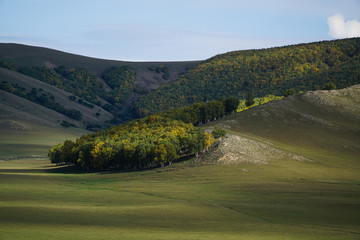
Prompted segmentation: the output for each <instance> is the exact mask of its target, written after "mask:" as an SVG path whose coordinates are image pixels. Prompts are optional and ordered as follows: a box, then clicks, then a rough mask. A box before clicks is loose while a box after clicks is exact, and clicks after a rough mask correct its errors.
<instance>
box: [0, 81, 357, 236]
mask: <svg viewBox="0 0 360 240" xmlns="http://www.w3.org/2000/svg"><path fill="white" fill-rule="evenodd" d="M359 96H360V86H359V85H356V86H353V87H350V88H345V89H342V90H331V91H310V92H306V93H302V94H298V95H293V96H289V97H287V98H285V99H283V100H278V101H273V102H270V103H268V104H264V105H261V106H257V107H254V108H251V109H249V110H245V111H242V112H239V113H235V114H232V115H229V116H226V117H223V118H220V119H219V120H217V121H213V122H210V123H208V124H205V125H202V127H203V128H204V129H209V130H210V129H212V128H213V127H214V126H215V125H220V126H222V127H224V128H226V129H227V131H228V135H227V137H225V138H223V139H222V141H221V142H220V144H219V146H218V147H217V148H214V149H212V150H210V151H208V152H206V153H204V154H202V155H200V157H198V158H196V157H193V158H188V159H185V160H183V161H181V162H176V163H174V164H172V165H169V166H166V167H163V168H154V169H147V170H141V171H107V172H96V173H94V172H81V174H79V172H77V171H75V170H74V169H72V168H71V167H64V166H55V165H54V164H50V162H49V160H48V159H40V158H32V159H19V160H14V161H0V179H1V181H0V189H1V197H0V203H1V204H0V223H1V228H0V237H2V238H4V239H11V238H16V239H74V238H75V239H87V240H88V239H94V240H95V239H98V238H99V236H104V237H106V239H119V238H121V239H199V240H202V239H204V240H209V239H214V240H215V239H234V240H235V239H249V240H250V239H251V240H253V239H255V240H265V239H266V240H269V239H270V240H273V239H274V240H275V239H276V240H298V239H316V240H319V239H320V240H329V239H330V240H338V239H342V240H355V239H359V234H360V231H359V229H360V228H359V223H360V208H359V202H360V189H359V184H360V175H359V170H360V162H359V154H360V134H359V132H360V119H359V116H360V108H359V106H360V104H359V103H360V99H359ZM1 124H7V125H8V126H12V127H13V128H20V126H19V125H16V124H14V123H9V122H5V123H1ZM19 130H20V129H19ZM20 131H26V129H23V130H20ZM60 133H61V132H60V131H58V132H56V133H55V132H54V134H55V136H54V137H53V138H56V137H57V138H59V140H60V137H61V135H60ZM74 134H75V133H74ZM2 135H3V134H2V133H1V136H2ZM15 137H17V138H18V139H20V138H21V137H22V136H21V132H20V134H18V135H16V136H15ZM35 140H37V141H38V143H39V142H40V141H42V142H45V141H49V140H51V139H46V138H40V139H36V138H34V139H33V141H34V142H35ZM52 140H53V139H52ZM22 148H24V146H21V145H18V149H17V150H18V151H19V150H21V149H22ZM33 150H34V151H38V150H37V149H36V148H34V147H33Z"/></svg>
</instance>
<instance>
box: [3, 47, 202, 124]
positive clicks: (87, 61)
mask: <svg viewBox="0 0 360 240" xmlns="http://www.w3.org/2000/svg"><path fill="white" fill-rule="evenodd" d="M197 64H198V62H147V63H141V62H123V61H112V60H103V59H95V58H89V57H84V56H78V55H74V54H69V53H65V52H60V51H56V50H52V49H47V48H41V47H32V46H25V45H20V44H3V43H2V44H0V67H4V68H8V69H9V70H11V71H16V72H20V73H23V74H25V75H27V76H30V77H33V78H36V79H38V80H41V81H43V82H45V83H48V84H51V85H53V86H56V87H58V88H60V89H63V90H65V91H67V92H68V93H71V94H73V95H75V96H77V97H80V98H83V99H85V100H87V101H89V102H91V103H92V104H96V105H99V106H101V107H102V108H103V109H105V110H109V111H111V113H112V114H113V115H114V117H115V119H114V121H113V122H124V121H129V120H131V119H133V118H134V116H133V115H132V112H131V111H130V107H131V105H132V103H133V101H135V100H136V99H138V98H139V97H140V96H142V95H144V94H146V93H148V92H149V91H151V90H154V89H157V88H159V87H160V86H161V85H162V84H164V83H167V82H171V81H173V80H175V79H176V78H177V77H178V76H179V75H180V74H183V73H184V72H186V71H188V69H191V68H193V67H194V66H195V65H197ZM114 67H115V68H116V69H117V70H118V72H117V73H112V74H107V77H105V73H109V70H110V69H112V68H114ZM119 71H120V72H119ZM99 97H100V99H99Z"/></svg>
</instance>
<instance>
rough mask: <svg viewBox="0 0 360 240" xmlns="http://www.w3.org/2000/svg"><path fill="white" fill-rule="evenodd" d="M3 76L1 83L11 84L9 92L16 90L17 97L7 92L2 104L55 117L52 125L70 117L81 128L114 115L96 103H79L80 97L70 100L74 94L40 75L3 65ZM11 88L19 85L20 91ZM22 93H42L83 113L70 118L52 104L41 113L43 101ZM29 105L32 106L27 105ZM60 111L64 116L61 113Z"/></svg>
mask: <svg viewBox="0 0 360 240" xmlns="http://www.w3.org/2000/svg"><path fill="white" fill-rule="evenodd" d="M0 78H1V83H0V84H2V86H3V87H4V86H8V87H9V88H10V92H9V91H8V92H7V95H15V94H16V93H17V96H16V97H5V96H4V97H3V99H4V100H3V102H2V104H6V105H7V106H12V107H13V108H22V109H23V111H25V112H26V113H27V114H28V115H33V116H35V117H40V118H44V119H47V121H48V122H49V121H50V120H52V123H51V125H52V126H54V125H55V124H57V125H60V123H61V122H62V121H67V122H69V123H72V124H75V125H76V126H78V127H80V128H86V126H87V125H88V124H98V125H102V124H103V123H104V122H105V121H107V120H110V119H111V118H112V115H111V114H110V113H109V112H107V111H106V110H104V109H102V108H100V107H98V106H96V105H93V106H92V107H91V108H90V107H87V106H85V105H84V104H80V103H79V102H77V101H71V100H70V99H69V96H72V94H70V93H68V92H65V91H63V90H61V89H59V88H56V87H54V86H51V85H49V84H46V83H44V82H41V81H39V80H37V79H34V78H30V77H27V76H25V75H22V74H19V73H17V72H14V71H10V70H7V69H4V68H0ZM12 89H17V90H18V91H16V90H13V92H12V93H11V90H12ZM1 91H2V92H3V94H5V91H4V90H1ZM22 94H27V96H28V97H29V96H32V95H35V96H37V97H38V98H40V97H41V96H43V98H44V99H45V98H46V99H47V100H49V101H51V102H52V103H55V104H56V103H57V104H59V105H61V106H63V107H64V108H66V109H73V110H77V111H79V112H80V113H81V116H82V117H81V119H73V118H69V117H67V116H64V114H61V111H60V112H59V111H54V109H56V108H53V109H51V107H50V109H49V107H47V109H48V110H50V111H46V114H45V112H43V114H42V115H39V114H41V111H39V110H38V109H43V108H44V107H46V105H45V106H41V104H40V103H41V102H40V103H39V101H37V99H35V98H34V99H24V96H23V95H22ZM30 100H32V102H33V104H30V105H29V101H30ZM28 105H29V107H28V108H27V106H28ZM30 106H31V107H30ZM55 112H56V113H55ZM14 113H15V111H14ZM59 113H60V115H62V116H60V115H59ZM65 115H66V114H65ZM0 118H6V116H5V115H0Z"/></svg>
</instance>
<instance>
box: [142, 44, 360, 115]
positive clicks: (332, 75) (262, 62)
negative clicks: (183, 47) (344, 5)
mask: <svg viewBox="0 0 360 240" xmlns="http://www.w3.org/2000/svg"><path fill="white" fill-rule="evenodd" d="M359 46H360V38H352V39H343V40H336V41H324V42H318V43H311V44H300V45H294V46H286V47H279V48H271V49H262V50H248V51H235V52H230V53H226V54H221V55H218V56H215V57H213V58H210V59H208V60H206V61H204V62H202V63H201V64H199V65H198V66H197V67H195V68H194V69H192V70H190V71H188V72H187V73H185V74H184V75H182V76H180V77H179V78H178V79H177V80H175V81H173V82H171V83H168V84H166V85H163V86H162V87H160V88H159V89H157V90H155V91H152V92H150V93H149V94H147V95H145V96H143V97H142V98H140V99H139V100H138V101H137V102H136V103H135V108H136V109H137V111H138V112H139V113H142V114H144V113H145V114H153V113H157V112H162V111H165V110H168V109H175V108H178V107H182V106H188V105H191V104H192V103H196V102H206V101H213V100H218V99H221V98H222V97H223V96H224V95H227V96H234V97H238V98H242V99H244V98H246V94H247V93H249V92H252V93H253V94H254V97H260V96H264V95H266V94H268V93H272V94H274V95H278V96H281V95H282V94H283V93H284V91H285V90H286V89H290V88H294V89H296V90H297V91H306V90H319V89H322V86H323V85H324V84H325V83H326V82H329V81H331V82H333V83H334V84H336V86H337V87H338V88H344V87H348V86H351V85H353V84H357V83H359V80H360V55H359V52H360V47H359Z"/></svg>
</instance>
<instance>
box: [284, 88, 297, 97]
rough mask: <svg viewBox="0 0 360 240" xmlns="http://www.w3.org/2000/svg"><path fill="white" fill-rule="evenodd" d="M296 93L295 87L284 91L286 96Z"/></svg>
mask: <svg viewBox="0 0 360 240" xmlns="http://www.w3.org/2000/svg"><path fill="white" fill-rule="evenodd" d="M295 93H296V91H295V89H294V88H290V89H288V90H286V91H285V92H284V97H287V96H290V95H293V94H295Z"/></svg>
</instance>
